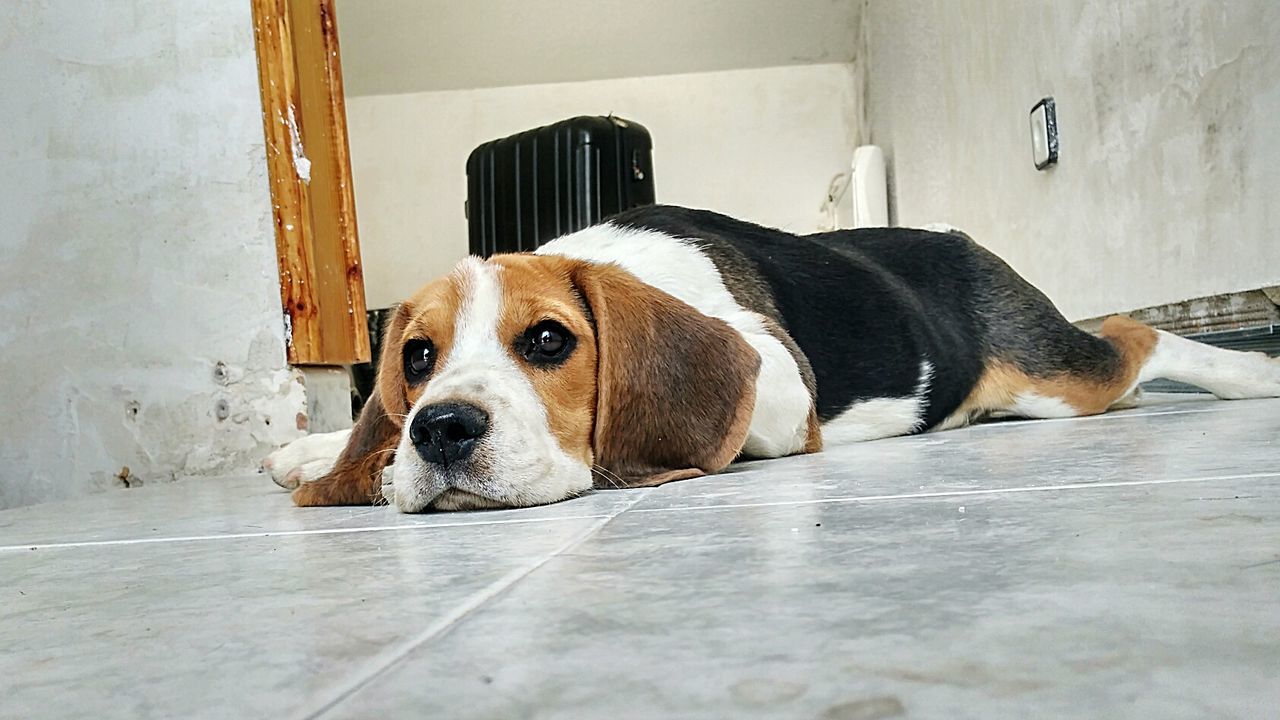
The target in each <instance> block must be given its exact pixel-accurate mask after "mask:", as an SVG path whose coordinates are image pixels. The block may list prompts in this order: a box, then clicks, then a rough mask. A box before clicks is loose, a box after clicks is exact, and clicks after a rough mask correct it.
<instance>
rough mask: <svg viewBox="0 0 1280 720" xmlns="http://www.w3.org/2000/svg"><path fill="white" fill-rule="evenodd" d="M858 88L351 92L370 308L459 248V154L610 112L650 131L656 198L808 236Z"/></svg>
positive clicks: (755, 78)
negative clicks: (558, 123)
mask: <svg viewBox="0 0 1280 720" xmlns="http://www.w3.org/2000/svg"><path fill="white" fill-rule="evenodd" d="M859 97H860V94H859V93H858V91H857V85H856V83H855V73H854V69H853V66H852V65H849V64H846V63H838V64H826V65H800V66H790V67H775V68H762V69H751V70H730V71H723V72H705V73H689V74H684V75H663V76H658V77H636V78H623V79H619V80H594V81H586V82H572V83H555V84H547V85H521V86H514V87H501V88H486V89H479V90H456V91H441V92H422V93H408V94H399V95H369V96H363V97H353V98H348V99H347V119H348V131H349V134H350V137H351V162H352V175H353V180H354V182H355V193H356V209H357V215H358V217H359V218H360V247H361V254H362V258H363V265H364V273H365V287H366V291H367V295H368V298H369V306H370V307H386V306H388V305H390V304H392V303H395V302H399V301H400V300H401V299H403V298H405V297H407V296H408V295H409V294H411V293H412V292H413V291H415V290H417V289H418V288H419V287H420V286H421V285H422V284H423V283H425V282H427V281H428V280H430V279H432V278H433V277H436V276H437V275H441V274H443V273H445V272H448V270H449V268H451V267H452V266H453V264H454V263H455V262H457V261H458V260H459V259H461V258H462V257H463V256H465V255H466V254H467V221H466V217H465V215H464V214H463V203H464V201H465V200H466V197H467V182H466V179H467V176H466V161H467V156H468V155H469V154H470V153H471V151H472V150H473V149H474V148H475V147H476V146H477V145H479V144H480V143H482V142H485V141H487V140H493V139H495V138H500V137H504V136H506V135H510V134H512V133H516V132H520V131H522V130H528V129H529V128H534V127H538V126H540V125H546V124H548V123H552V122H555V121H557V120H563V119H564V118H568V117H573V116H575V115H603V114H607V113H613V114H615V115H619V116H621V117H624V118H628V119H630V120H635V121H637V122H640V123H641V124H643V125H644V126H645V127H646V128H648V130H649V132H650V133H651V134H652V135H653V144H654V149H653V155H654V178H655V184H656V190H657V196H658V201H659V202H664V203H676V204H683V205H691V206H694V207H706V208H712V209H715V210H719V211H721V212H725V213H729V214H733V215H737V216H738V217H741V218H745V219H749V220H754V221H756V222H760V223H764V224H766V225H774V226H777V227H783V228H788V229H791V230H797V231H813V230H815V229H816V228H817V227H818V223H819V220H820V213H819V209H820V207H821V205H822V201H823V200H824V198H825V197H826V193H827V187H828V185H829V183H830V181H831V179H832V177H834V176H835V175H837V174H839V173H841V172H845V171H847V170H848V167H849V161H850V159H851V158H852V156H853V148H854V145H855V144H856V134H857V127H858V122H857V121H858V117H859V111H860V108H859V107H858V99H859Z"/></svg>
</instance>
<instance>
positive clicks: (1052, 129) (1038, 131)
mask: <svg viewBox="0 0 1280 720" xmlns="http://www.w3.org/2000/svg"><path fill="white" fill-rule="evenodd" d="M1031 159H1032V160H1033V161H1035V164H1036V169H1037V170H1044V169H1045V168H1047V167H1049V166H1050V165H1053V164H1054V163H1056V162H1058V113H1057V110H1056V108H1055V106H1054V102H1053V98H1052V97H1047V98H1044V99H1043V100H1041V101H1040V102H1038V103H1036V105H1035V107H1033V108H1031Z"/></svg>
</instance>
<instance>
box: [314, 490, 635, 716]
mask: <svg viewBox="0 0 1280 720" xmlns="http://www.w3.org/2000/svg"><path fill="white" fill-rule="evenodd" d="M650 492H651V490H650V489H645V490H644V492H643V493H641V494H639V495H638V496H637V497H636V498H635V499H634V500H633V501H631V502H629V503H627V504H626V505H623V506H622V507H621V508H619V509H618V510H617V511H615V512H614V513H612V514H610V515H603V516H594V517H595V518H596V522H594V523H592V524H591V525H590V526H589V527H587V528H585V529H583V530H582V531H580V532H578V533H576V534H575V535H574V536H573V537H571V538H569V539H568V540H566V541H565V542H564V543H563V544H561V545H560V546H559V547H557V548H556V549H554V550H552V551H551V552H550V553H547V554H546V555H545V556H543V557H542V558H539V559H538V560H536V561H534V562H532V563H529V564H527V565H524V566H522V567H519V568H516V569H514V570H512V571H511V572H508V573H507V574H505V575H503V576H502V577H500V578H498V579H497V580H495V581H494V582H492V583H490V584H489V585H488V586H487V587H485V588H484V589H483V590H480V591H479V592H476V593H474V594H472V595H471V596H470V597H469V598H467V599H466V600H465V601H463V602H462V603H459V604H458V605H457V606H455V607H454V609H453V610H451V611H450V612H448V613H447V614H445V616H444V617H442V618H440V619H438V620H436V621H435V622H433V623H431V624H430V625H428V626H427V627H426V628H425V629H424V630H423V631H422V632H420V633H418V634H417V635H415V636H414V637H413V638H412V639H410V640H408V641H407V642H404V643H400V644H399V645H396V646H393V647H391V648H389V649H387V650H385V651H383V652H381V653H379V654H378V655H376V656H374V657H373V658H372V659H370V660H369V661H367V662H366V663H364V665H365V666H366V667H367V668H368V670H367V671H366V672H362V673H359V674H358V675H357V676H356V680H355V681H353V682H349V683H347V684H346V686H345V687H343V688H342V689H341V690H339V691H338V692H336V693H334V694H333V695H331V696H330V697H329V699H327V700H325V701H323V702H322V703H321V704H320V705H319V706H318V707H316V708H315V709H314V710H309V711H305V712H303V713H302V714H301V715H299V716H296V717H301V718H305V720H316V719H317V718H320V717H321V716H323V715H325V714H327V713H328V712H329V711H331V710H333V709H335V708H336V707H337V706H338V705H340V704H341V703H343V702H344V701H346V700H347V699H349V698H350V697H352V696H353V695H355V694H356V693H358V692H360V691H361V690H362V689H364V688H365V687H366V686H368V685H369V684H370V683H372V682H373V681H374V680H376V679H377V678H378V677H380V676H381V675H383V674H384V673H386V672H387V671H388V670H390V669H391V668H393V667H395V666H396V665H399V664H400V663H401V662H403V661H404V660H405V659H407V658H408V657H409V655H410V654H412V653H413V652H414V651H415V650H417V649H418V648H420V647H422V646H424V645H426V644H427V643H429V642H431V641H432V640H434V639H435V638H436V637H439V636H440V635H442V634H444V633H445V632H448V630H449V629H450V628H452V627H453V626H455V625H457V624H458V623H459V622H461V621H462V620H464V619H466V618H467V617H468V616H470V615H471V614H472V613H474V612H476V611H477V610H479V609H480V608H482V607H484V606H485V605H486V604H488V603H489V602H490V601H491V600H493V599H494V598H496V597H498V596H499V595H501V594H502V593H504V592H506V591H507V590H508V589H510V588H511V587H513V586H514V585H515V584H516V583H518V582H520V581H521V580H523V579H524V578H526V577H528V576H529V575H531V574H533V573H534V572H536V571H537V570H538V569H539V568H541V567H542V566H543V565H546V564H547V563H549V562H551V561H552V560H554V559H556V558H558V557H560V556H561V555H564V554H565V553H567V552H569V551H570V550H572V549H574V548H575V547H577V546H578V545H580V544H582V543H583V542H585V541H586V540H588V539H589V538H591V537H592V536H594V535H595V534H596V533H598V532H600V530H601V529H603V528H604V526H606V525H608V524H609V523H610V522H612V521H613V519H614V518H616V517H618V516H619V515H621V514H623V513H625V512H627V511H629V510H631V508H633V507H635V505H636V504H637V503H639V502H640V501H641V500H643V499H644V498H645V497H646V496H648V494H649V493H650Z"/></svg>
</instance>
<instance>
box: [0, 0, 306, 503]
mask: <svg viewBox="0 0 1280 720" xmlns="http://www.w3.org/2000/svg"><path fill="white" fill-rule="evenodd" d="M0 88H4V91H3V93H0V167H2V168H3V171H0V253H2V254H3V256H4V262H3V263H2V264H0V313H2V316H3V318H4V321H3V323H2V324H0V363H3V364H2V366H0V387H2V388H3V390H0V406H2V407H3V408H4V412H3V413H2V414H0V468H2V470H0V507H8V506H13V505H21V504H28V503H33V502H38V501H42V500H49V499H53V498H58V497H64V496H69V495H74V494H77V493H82V492H87V491H90V490H96V489H102V488H108V487H114V486H119V485H122V484H123V483H122V482H121V481H120V480H118V479H117V478H116V477H115V476H116V475H117V474H118V473H121V471H122V469H123V468H125V467H127V468H128V474H130V475H132V476H133V480H132V481H131V482H137V481H139V480H140V481H142V482H144V483H146V482H154V481H158V480H165V479H170V478H173V477H179V476H186V475H193V474H212V473H227V472H246V471H250V470H252V469H253V468H254V467H255V466H256V464H257V461H258V459H259V457H261V455H262V453H263V452H264V451H265V450H266V449H267V448H268V447H271V446H274V445H275V444H276V443H278V442H281V441H283V440H285V439H287V438H290V437H293V436H296V435H297V434H298V431H297V429H296V420H295V418H296V416H297V414H298V413H299V412H301V411H302V410H303V409H304V407H305V403H304V400H303V396H302V389H301V386H300V385H299V384H298V383H297V382H296V381H295V380H294V377H293V374H292V371H291V370H289V369H288V367H287V365H286V364H285V356H284V338H283V328H282V323H281V306H280V299H279V294H278V289H277V271H276V265H275V251H274V244H273V236H272V222H271V212H270V201H269V197H268V191H267V181H266V161H265V155H264V151H263V131H262V120H261V114H260V113H261V110H260V107H261V106H260V103H259V99H258V88H257V71H256V66H255V60H254V53H253V36H252V24H251V22H250V17H249V4H248V3H243V2H240V3H207V4H199V3H179V4H174V5H170V4H166V3H147V2H139V1H137V0H129V1H128V2H124V3H117V2H113V3H84V2H79V1H78V0H53V1H50V2H43V3H16V4H15V3H4V4H0ZM219 361H221V362H223V363H225V364H226V368H227V370H226V374H225V378H226V379H225V380H222V381H220V380H219V379H217V378H216V377H215V365H216V363H218V362H219ZM219 400H225V401H226V402H227V407H228V410H229V413H230V417H229V418H228V419H226V420H218V419H217V418H216V417H215V403H216V402H218V401H219ZM268 422H269V423H270V424H268ZM69 521H70V522H74V519H71V520H69Z"/></svg>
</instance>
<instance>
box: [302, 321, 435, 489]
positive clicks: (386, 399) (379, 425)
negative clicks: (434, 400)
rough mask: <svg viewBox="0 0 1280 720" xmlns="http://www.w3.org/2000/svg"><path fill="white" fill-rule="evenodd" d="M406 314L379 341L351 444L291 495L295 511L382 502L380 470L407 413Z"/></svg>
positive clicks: (388, 459)
mask: <svg viewBox="0 0 1280 720" xmlns="http://www.w3.org/2000/svg"><path fill="white" fill-rule="evenodd" d="M409 315H410V310H409V308H408V307H407V306H406V305H403V304H402V305H401V306H400V307H398V308H397V309H396V310H395V312H394V313H393V315H392V319H391V322H390V323H388V324H387V329H386V332H385V333H384V334H383V340H382V359H381V361H380V362H379V363H378V377H377V381H376V382H375V383H374V388H373V392H372V393H371V394H370V396H369V400H368V402H366V403H365V405H364V409H362V410H361V411H360V417H359V418H357V419H356V423H355V426H354V427H352V428H351V438H350V439H349V440H347V446H346V447H345V448H343V449H342V454H340V455H339V456H338V460H337V462H335V463H334V465H333V469H332V470H330V471H329V473H328V474H327V475H324V476H323V477H320V478H317V479H316V480H314V481H312V482H307V483H303V484H302V485H299V486H298V489H296V490H294V491H293V502H294V503H295V504H297V505H369V504H371V503H372V504H376V503H378V502H380V501H381V499H382V470H383V469H384V468H386V466H387V465H388V464H390V463H391V461H392V460H394V459H395V449H396V445H397V444H398V443H399V441H400V429H401V427H403V425H404V415H405V413H406V412H407V411H408V405H407V400H406V398H405V389H404V364H403V362H404V361H403V359H402V358H401V344H402V342H403V340H404V331H405V327H406V326H407V325H408V323H409Z"/></svg>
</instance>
